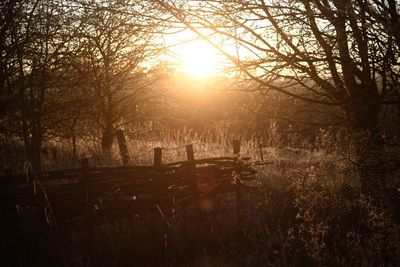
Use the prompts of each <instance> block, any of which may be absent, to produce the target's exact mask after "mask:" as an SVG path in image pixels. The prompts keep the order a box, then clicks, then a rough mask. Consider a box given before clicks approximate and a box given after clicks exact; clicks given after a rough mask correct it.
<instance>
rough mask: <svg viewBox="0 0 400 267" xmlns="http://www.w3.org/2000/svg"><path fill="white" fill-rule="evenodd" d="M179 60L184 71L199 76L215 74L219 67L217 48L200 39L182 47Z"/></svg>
mask: <svg viewBox="0 0 400 267" xmlns="http://www.w3.org/2000/svg"><path fill="white" fill-rule="evenodd" d="M179 61H180V63H179V64H180V68H181V69H182V72H184V73H185V74H187V75H189V76H192V77H197V78H204V77H208V76H213V75H215V73H216V72H217V69H218V67H219V66H218V64H219V63H218V55H217V53H216V51H215V49H214V48H213V47H212V46H211V45H210V44H208V43H206V42H205V41H199V40H197V41H193V42H190V43H187V44H185V45H184V46H183V47H182V48H181V51H180V52H179Z"/></svg>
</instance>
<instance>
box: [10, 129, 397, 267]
mask: <svg viewBox="0 0 400 267" xmlns="http://www.w3.org/2000/svg"><path fill="white" fill-rule="evenodd" d="M220 135H221V136H220V137H219V138H218V139H217V140H216V141H215V142H210V140H209V139H207V138H205V137H202V138H200V137H197V136H194V137H193V135H191V133H190V132H185V131H183V132H178V133H171V134H164V135H163V138H159V139H158V140H156V138H147V140H132V141H129V142H128V144H129V151H130V155H131V160H132V161H133V162H132V165H151V164H152V148H154V147H163V148H164V149H163V162H162V163H163V164H164V163H169V162H175V161H182V160H185V157H186V152H185V144H188V143H193V144H194V152H195V157H196V159H197V158H210V157H220V156H226V155H231V154H232V148H231V144H230V143H231V140H232V139H231V138H230V137H229V136H228V135H227V134H220ZM167 138H168V139H167ZM291 138H292V140H294V141H293V142H292V143H291V144H290V146H289V145H285V146H284V145H282V142H281V141H280V137H279V135H278V133H273V134H270V135H269V138H265V139H264V140H263V142H264V145H268V146H263V147H261V148H260V144H259V141H260V140H255V139H253V140H252V139H248V140H244V139H243V140H242V150H241V154H240V156H241V157H251V161H252V162H254V164H252V168H254V169H255V170H256V171H257V175H256V178H255V179H254V180H252V181H250V182H246V183H245V186H246V189H245V190H243V191H242V192H241V195H240V198H241V204H240V205H242V206H241V209H240V211H239V212H240V214H239V216H238V209H237V205H238V202H237V198H238V196H237V194H236V193H235V192H231V193H229V192H228V193H223V194H218V195H217V196H215V197H214V198H207V197H205V198H199V200H197V201H192V202H191V203H189V204H188V205H186V206H184V207H183V208H182V210H180V211H179V212H177V213H176V214H175V215H174V216H171V217H168V218H167V219H165V218H164V219H163V217H162V216H163V214H162V212H161V214H160V213H157V212H156V213H154V212H145V213H142V214H138V215H137V216H136V217H133V218H132V217H129V216H127V218H123V217H122V218H121V219H119V220H116V221H114V220H109V218H107V214H106V213H104V214H102V216H103V217H102V218H95V219H91V220H89V221H88V220H86V221H83V222H81V223H78V224H75V225H74V226H71V227H62V228H61V227H60V228H58V229H57V228H55V225H53V226H51V225H48V224H46V223H45V220H44V216H43V211H41V210H35V209H30V208H29V207H19V209H18V218H19V220H18V221H17V222H14V223H15V224H9V225H5V226H4V227H8V229H7V228H3V230H4V232H3V234H5V235H6V236H7V237H8V238H10V240H13V242H11V243H3V244H2V245H3V249H2V252H3V253H4V257H6V258H8V259H9V260H10V264H11V265H12V264H13V263H14V264H15V263H17V265H19V266H27V265H31V264H32V266H33V265H35V266H44V265H49V266H54V265H60V266H61V265H63V266H299V265H307V266H322V265H329V266H339V265H340V266H342V265H345V266H350V265H351V266H353V265H357V266H358V265H363V266H379V265H382V263H384V265H385V266H395V265H398V264H399V261H400V248H399V247H398V245H397V244H398V242H399V238H400V236H399V235H400V228H399V226H398V224H397V223H396V222H395V219H396V218H397V215H396V216H391V215H390V216H389V214H387V213H386V212H384V211H383V210H381V209H379V208H378V206H377V205H375V203H373V201H372V200H371V199H368V198H366V197H365V196H363V195H362V194H361V193H360V191H361V190H360V184H359V182H358V181H359V180H358V179H357V177H356V171H355V167H354V166H353V165H352V163H351V162H352V157H353V156H352V155H353V154H352V151H351V147H352V146H351V144H350V143H348V142H349V141H348V140H346V139H342V140H341V142H338V140H337V138H338V137H335V138H334V137H333V136H332V135H331V134H329V133H328V132H321V134H320V135H319V136H318V137H317V138H316V142H310V141H309V142H304V141H303V142H302V143H299V142H295V137H291ZM333 139H334V140H333ZM332 144H335V148H334V149H332ZM338 144H341V147H340V146H338ZM344 148H347V150H345V149H344ZM260 149H261V151H262V155H263V160H264V162H263V163H262V164H260V163H261V162H260V160H261V155H260ZM133 151H135V152H133ZM115 152H117V151H115ZM115 158H117V153H115ZM90 160H91V164H96V160H99V161H98V163H100V158H97V159H96V157H92V158H91V159H90ZM64 162H67V161H64ZM109 164H110V165H113V164H118V161H115V162H112V163H109ZM50 167H51V168H52V169H55V168H56V166H55V165H51V164H49V168H50ZM396 196H397V195H396V194H395V193H393V198H395V197H396ZM210 203H212V205H211V206H210V205H209V206H207V204H210ZM394 203H397V202H394ZM204 207H206V208H204ZM55 229H57V230H55ZM13 257H15V258H13ZM15 259H17V260H16V262H12V260H15Z"/></svg>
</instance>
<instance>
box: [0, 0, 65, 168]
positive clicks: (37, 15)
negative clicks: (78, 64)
mask: <svg viewBox="0 0 400 267" xmlns="http://www.w3.org/2000/svg"><path fill="white" fill-rule="evenodd" d="M2 8H4V10H5V11H6V13H5V15H4V17H3V19H4V20H3V21H4V24H3V26H4V27H6V28H4V29H5V30H4V31H3V34H2V42H1V43H2V56H4V57H2V64H1V65H2V101H4V102H5V103H6V105H7V108H6V115H7V116H5V125H7V129H5V130H7V131H8V132H9V133H11V134H14V135H16V136H20V137H22V140H23V141H24V144H25V148H26V154H27V159H28V160H29V161H30V162H31V163H32V165H33V166H34V168H35V169H36V170H40V169H41V148H42V144H43V140H44V138H45V136H46V134H47V132H48V130H49V129H51V128H52V127H53V126H54V125H55V124H57V123H58V122H59V121H61V120H62V118H60V116H59V115H60V114H62V112H60V111H61V109H63V107H66V105H64V104H65V103H64V100H65V98H64V97H62V96H64V94H65V91H64V90H63V85H62V84H61V83H60V81H61V80H63V78H64V76H65V74H66V73H67V72H66V71H65V69H64V63H65V62H64V58H65V57H64V53H65V52H66V51H67V50H68V44H69V35H68V33H69V31H70V29H69V27H68V26H65V25H69V22H68V18H69V16H68V12H67V10H66V9H64V8H63V6H62V5H60V3H59V2H57V1H41V0H36V1H29V0H27V1H9V2H6V3H4V6H2ZM3 49H4V50H3ZM4 66H5V67H4Z"/></svg>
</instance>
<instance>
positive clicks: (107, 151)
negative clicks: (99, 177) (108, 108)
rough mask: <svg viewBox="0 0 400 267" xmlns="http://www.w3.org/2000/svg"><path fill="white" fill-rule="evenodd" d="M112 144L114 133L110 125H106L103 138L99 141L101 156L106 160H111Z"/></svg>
mask: <svg viewBox="0 0 400 267" xmlns="http://www.w3.org/2000/svg"><path fill="white" fill-rule="evenodd" d="M113 142H114V131H113V128H112V126H111V125H107V127H106V129H105V130H104V132H103V137H102V139H101V146H102V152H103V155H104V156H105V157H106V158H107V159H108V160H111V159H112V153H111V149H112V145H113Z"/></svg>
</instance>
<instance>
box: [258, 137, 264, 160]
mask: <svg viewBox="0 0 400 267" xmlns="http://www.w3.org/2000/svg"><path fill="white" fill-rule="evenodd" d="M262 147H263V145H262V143H261V141H260V140H258V149H259V151H260V159H261V162H264V155H263V151H262Z"/></svg>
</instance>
